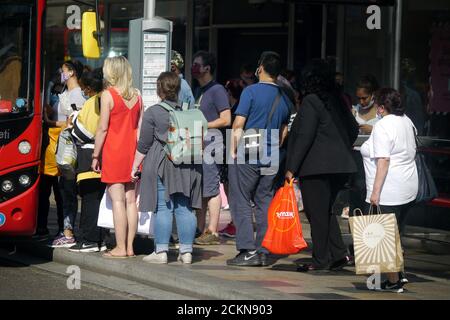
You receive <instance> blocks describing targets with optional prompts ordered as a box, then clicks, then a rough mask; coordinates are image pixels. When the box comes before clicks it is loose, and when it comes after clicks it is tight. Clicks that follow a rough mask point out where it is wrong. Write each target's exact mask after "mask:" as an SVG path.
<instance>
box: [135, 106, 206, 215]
mask: <svg viewBox="0 0 450 320" xmlns="http://www.w3.org/2000/svg"><path fill="white" fill-rule="evenodd" d="M164 102H166V103H168V104H170V105H171V106H173V107H177V104H176V103H175V102H172V101H167V100H166V101H164ZM168 129H169V112H168V111H167V110H165V109H164V108H162V107H161V106H159V105H158V104H156V105H154V106H151V107H150V108H148V109H147V110H146V111H145V112H144V116H143V118H142V125H141V132H140V136H139V142H138V146H137V150H138V151H139V152H140V153H142V154H145V155H146V156H145V158H144V164H143V168H142V176H141V189H140V201H139V211H143V212H144V211H151V212H155V211H156V208H157V203H158V197H157V195H158V189H157V182H158V177H159V178H160V179H161V181H162V183H163V185H164V187H165V189H166V190H165V200H166V201H169V197H170V196H171V195H174V194H175V193H181V194H183V195H184V196H186V197H188V198H189V199H190V206H191V208H195V209H200V208H201V207H202V189H201V186H202V166H201V165H194V164H190V165H174V164H173V163H172V162H171V161H170V160H169V159H168V158H167V156H166V153H165V151H164V145H165V144H166V141H167V132H168Z"/></svg>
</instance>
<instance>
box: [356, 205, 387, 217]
mask: <svg viewBox="0 0 450 320" xmlns="http://www.w3.org/2000/svg"><path fill="white" fill-rule="evenodd" d="M373 207H375V206H374V205H370V208H369V215H372V214H373ZM376 207H377V214H382V212H381V208H380V206H379V205H377V206H376ZM358 213H359V215H360V216H363V215H364V214H363V212H362V210H361V209H360V208H355V209H354V210H353V216H358Z"/></svg>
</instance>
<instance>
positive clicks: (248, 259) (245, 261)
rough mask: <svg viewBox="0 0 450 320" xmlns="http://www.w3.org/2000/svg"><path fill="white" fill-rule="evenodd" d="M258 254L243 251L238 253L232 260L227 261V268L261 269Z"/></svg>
mask: <svg viewBox="0 0 450 320" xmlns="http://www.w3.org/2000/svg"><path fill="white" fill-rule="evenodd" d="M260 255H261V254H260V253H258V252H256V250H255V251H243V252H240V253H239V254H238V255H237V256H236V257H234V258H233V259H229V260H227V265H229V266H242V267H261V266H262V265H263V264H262V262H261V257H260Z"/></svg>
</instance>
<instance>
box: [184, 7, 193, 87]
mask: <svg viewBox="0 0 450 320" xmlns="http://www.w3.org/2000/svg"><path fill="white" fill-rule="evenodd" d="M186 6H187V10H186V14H187V17H186V53H185V55H184V77H185V79H186V81H187V82H189V83H190V84H192V82H191V81H192V78H191V66H192V56H193V50H194V49H193V48H194V0H187V1H186Z"/></svg>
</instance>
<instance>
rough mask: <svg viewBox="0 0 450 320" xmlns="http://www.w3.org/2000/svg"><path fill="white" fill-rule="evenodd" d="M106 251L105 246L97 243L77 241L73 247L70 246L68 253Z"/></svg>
mask: <svg viewBox="0 0 450 320" xmlns="http://www.w3.org/2000/svg"><path fill="white" fill-rule="evenodd" d="M105 250H106V245H105V244H104V243H101V244H100V243H97V242H83V241H79V242H77V243H76V244H75V245H74V246H72V247H71V248H70V249H69V251H71V252H84V253H89V252H102V251H105Z"/></svg>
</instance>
